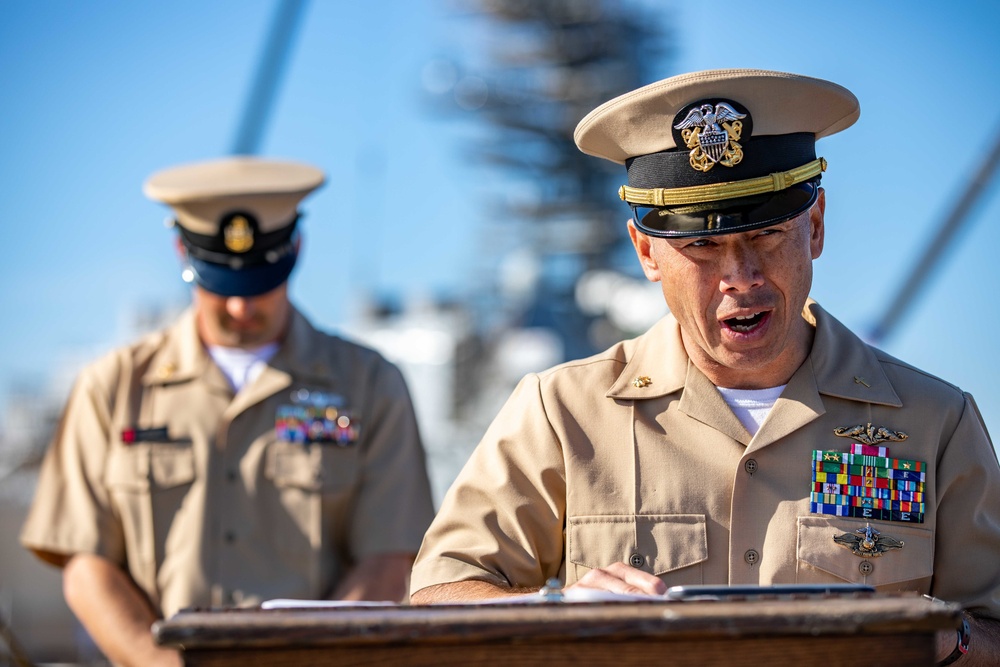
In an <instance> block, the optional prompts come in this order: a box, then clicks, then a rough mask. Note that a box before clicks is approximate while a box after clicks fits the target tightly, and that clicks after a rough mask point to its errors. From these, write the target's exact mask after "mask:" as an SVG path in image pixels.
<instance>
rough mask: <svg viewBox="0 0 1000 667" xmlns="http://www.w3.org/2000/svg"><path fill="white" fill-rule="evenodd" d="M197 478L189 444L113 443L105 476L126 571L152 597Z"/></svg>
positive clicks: (154, 597)
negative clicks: (169, 540) (171, 534)
mask: <svg viewBox="0 0 1000 667" xmlns="http://www.w3.org/2000/svg"><path fill="white" fill-rule="evenodd" d="M195 477H196V468H195V460H194V451H193V450H192V448H191V445H190V444H174V443H142V442H137V443H134V444H130V445H127V446H121V447H115V448H114V449H113V450H112V451H111V454H110V455H109V457H108V462H107V467H106V468H105V471H104V480H105V484H106V485H107V488H108V492H109V494H110V496H111V502H112V503H113V504H114V506H115V509H116V510H117V514H118V516H119V520H120V522H121V527H122V532H123V534H124V538H125V549H126V553H127V559H128V567H129V571H130V573H131V574H132V577H133V578H134V579H135V580H136V583H138V584H139V586H140V587H141V588H142V589H143V590H145V591H146V592H147V593H149V594H150V596H151V597H152V598H153V599H154V601H155V600H156V599H157V598H156V594H155V591H156V571H157V568H158V567H159V565H160V564H161V563H162V562H163V559H164V554H165V552H166V542H167V538H168V534H169V532H170V530H171V527H172V526H175V525H177V523H178V521H177V516H178V515H179V514H180V513H181V512H182V508H183V504H184V499H185V497H186V496H187V494H188V491H189V490H190V489H191V485H192V484H193V483H194V481H195Z"/></svg>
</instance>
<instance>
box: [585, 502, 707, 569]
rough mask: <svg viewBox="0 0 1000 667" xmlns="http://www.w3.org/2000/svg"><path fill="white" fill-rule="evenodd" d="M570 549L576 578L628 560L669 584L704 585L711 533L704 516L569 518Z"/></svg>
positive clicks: (655, 515) (658, 515)
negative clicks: (705, 564) (708, 530)
mask: <svg viewBox="0 0 1000 667" xmlns="http://www.w3.org/2000/svg"><path fill="white" fill-rule="evenodd" d="M567 533H568V534H567V553H568V556H567V558H568V560H569V562H570V565H571V567H570V568H567V569H568V570H572V571H573V574H574V577H573V579H572V580H568V581H567V583H568V584H569V583H573V581H575V580H577V579H579V578H580V577H582V576H583V575H584V574H586V573H587V572H588V571H589V570H592V569H594V568H599V567H607V566H608V565H611V564H612V563H617V562H624V563H627V564H629V565H631V566H632V567H635V568H637V569H640V570H644V571H645V572H649V573H651V574H654V575H656V576H658V577H659V578H660V579H662V580H663V581H664V582H665V583H666V584H667V585H669V586H677V585H690V584H700V583H703V579H704V573H703V568H702V563H704V562H705V561H706V560H708V534H707V531H706V527H705V516H704V515H703V514H654V515H639V516H633V515H606V516H579V517H570V518H569V520H568V521H567Z"/></svg>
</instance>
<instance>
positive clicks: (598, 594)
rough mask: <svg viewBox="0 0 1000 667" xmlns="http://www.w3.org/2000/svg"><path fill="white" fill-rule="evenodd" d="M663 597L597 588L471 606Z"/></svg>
mask: <svg viewBox="0 0 1000 667" xmlns="http://www.w3.org/2000/svg"><path fill="white" fill-rule="evenodd" d="M664 599H665V598H664V597H663V596H662V595H630V594H626V593H612V592H611V591H602V590H598V589H596V588H567V589H565V590H563V591H560V592H559V596H558V597H557V598H556V599H552V598H549V597H546V596H544V595H542V594H540V593H527V594H525V595H512V596H510V597H502V598H490V599H488V600H478V601H476V602H473V603H471V604H539V603H542V602H570V603H573V602H650V601H652V600H664Z"/></svg>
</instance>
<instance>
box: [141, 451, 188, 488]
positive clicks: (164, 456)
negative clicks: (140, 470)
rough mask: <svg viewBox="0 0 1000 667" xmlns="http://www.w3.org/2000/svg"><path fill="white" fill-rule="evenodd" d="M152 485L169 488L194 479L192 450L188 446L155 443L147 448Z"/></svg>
mask: <svg viewBox="0 0 1000 667" xmlns="http://www.w3.org/2000/svg"><path fill="white" fill-rule="evenodd" d="M149 454H150V457H149V473H150V477H151V478H152V480H153V485H154V486H156V487H157V488H160V489H170V488H173V487H175V486H181V485H182V484H190V483H191V482H193V481H194V450H192V449H191V447H189V446H175V445H157V446H154V447H152V448H151V449H150V450H149Z"/></svg>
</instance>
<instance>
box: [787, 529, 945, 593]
mask: <svg viewBox="0 0 1000 667" xmlns="http://www.w3.org/2000/svg"><path fill="white" fill-rule="evenodd" d="M865 525H866V524H865V523H864V522H861V521H857V520H853V521H852V520H851V519H846V518H841V517H834V516H815V515H813V516H800V517H799V520H798V542H797V547H796V550H797V567H796V581H797V582H799V583H828V582H831V581H833V582H837V581H847V582H853V583H859V584H867V585H869V586H874V587H875V588H877V589H878V590H880V591H885V592H891V591H901V590H907V591H920V592H922V593H928V592H929V591H930V585H931V577H932V575H933V572H934V533H933V531H931V530H929V529H927V528H918V527H915V526H912V525H905V524H901V523H891V522H881V521H880V522H873V523H871V526H872V528H875V529H876V530H878V531H879V532H880V533H881V534H882V535H885V536H886V537H892V538H894V539H896V540H898V541H900V542H902V543H903V546H902V548H899V549H891V550H887V551H885V552H884V553H882V555H881V556H877V557H872V556H868V557H863V556H858V555H855V554H854V553H853V552H852V551H851V550H850V549H848V548H846V547H843V546H841V545H839V544H837V543H836V542H834V540H833V538H834V536H836V535H843V534H845V533H848V534H851V535H855V534H856V533H855V531H856V530H857V529H859V528H864V527H865Z"/></svg>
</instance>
